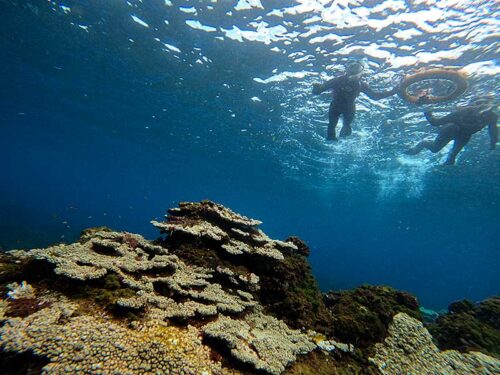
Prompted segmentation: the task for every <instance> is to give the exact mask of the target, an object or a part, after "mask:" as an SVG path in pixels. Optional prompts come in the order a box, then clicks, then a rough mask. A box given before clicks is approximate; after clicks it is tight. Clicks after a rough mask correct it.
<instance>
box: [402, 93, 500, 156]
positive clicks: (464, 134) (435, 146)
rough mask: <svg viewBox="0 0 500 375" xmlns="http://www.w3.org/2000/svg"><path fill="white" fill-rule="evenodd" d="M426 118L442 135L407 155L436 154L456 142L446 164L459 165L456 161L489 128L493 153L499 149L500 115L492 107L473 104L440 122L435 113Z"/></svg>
mask: <svg viewBox="0 0 500 375" xmlns="http://www.w3.org/2000/svg"><path fill="white" fill-rule="evenodd" d="M424 115H425V118H426V119H427V121H429V123H430V124H431V125H432V126H439V127H440V128H439V131H438V135H437V137H436V139H434V141H421V142H420V143H418V144H417V145H416V146H414V147H412V148H411V149H409V150H407V151H406V152H405V153H406V154H407V155H416V154H418V153H419V152H420V151H422V150H423V149H424V148H426V149H428V150H430V151H431V152H433V153H436V152H438V151H440V150H441V149H443V147H445V146H446V145H447V144H448V143H450V142H451V141H454V142H453V149H452V150H451V152H450V154H449V155H448V159H447V160H446V162H445V164H447V165H452V164H455V158H456V157H457V155H458V153H459V152H460V150H462V148H463V147H464V146H465V145H466V144H467V143H468V142H469V140H470V139H471V137H472V135H473V134H474V133H477V132H478V131H480V130H481V129H483V128H484V127H486V126H488V133H489V135H490V149H491V150H493V149H495V146H496V143H497V141H498V128H497V121H498V115H497V114H496V113H495V112H493V107H492V105H491V104H484V103H483V104H481V103H477V102H473V103H471V104H470V105H468V106H466V107H463V108H459V109H457V110H456V111H454V112H452V113H450V114H448V115H447V116H444V117H441V118H440V119H437V118H435V117H434V116H433V115H432V113H431V112H425V113H424Z"/></svg>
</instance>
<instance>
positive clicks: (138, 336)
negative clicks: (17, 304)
mask: <svg viewBox="0 0 500 375" xmlns="http://www.w3.org/2000/svg"><path fill="white" fill-rule="evenodd" d="M75 310H76V305H75V304H72V303H70V302H67V301H61V300H59V301H58V302H54V304H53V305H52V306H51V307H50V308H46V309H43V310H40V311H38V312H36V313H34V314H32V315H30V316H29V317H26V318H24V319H22V318H10V319H7V320H6V321H5V324H4V325H3V327H2V328H1V331H0V332H1V335H0V344H1V346H2V347H3V350H4V351H6V352H17V353H25V352H28V351H32V352H33V353H34V354H35V355H38V356H41V357H46V358H48V360H49V363H48V364H47V365H46V366H45V367H44V368H43V373H45V374H158V373H171V374H207V375H208V374H224V373H227V372H225V371H224V370H222V368H221V367H220V364H217V363H214V362H212V361H211V360H210V351H209V348H207V347H206V346H204V345H202V343H201V340H200V337H199V332H198V330H197V329H196V328H194V327H190V326H188V327H187V328H185V329H181V328H177V327H172V326H170V327H169V326H166V325H165V324H163V323H162V322H160V321H150V322H149V323H148V324H147V325H146V326H144V327H141V328H139V329H137V330H133V329H128V328H125V327H122V326H121V325H119V324H116V323H113V322H110V321H105V320H102V319H99V318H96V317H92V316H88V315H84V316H76V317H75V316H72V315H73V313H74V311H75Z"/></svg>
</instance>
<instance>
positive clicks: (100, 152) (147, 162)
mask: <svg viewBox="0 0 500 375" xmlns="http://www.w3.org/2000/svg"><path fill="white" fill-rule="evenodd" d="M167 3H168V2H167ZM237 3H238V1H218V2H209V1H192V2H188V1H186V2H184V1H183V2H175V5H173V6H168V4H166V2H165V1H147V2H146V1H144V2H140V1H130V2H129V3H127V2H125V1H120V2H102V1H64V2H58V1H54V2H47V1H41V0H40V1H32V2H24V1H6V0H1V1H0V10H1V14H2V23H1V24H0V48H1V51H2V57H1V60H0V68H1V69H0V80H1V82H2V84H1V85H0V163H1V164H0V181H1V183H0V213H1V215H0V247H1V248H3V249H4V250H8V249H13V248H33V247H42V246H47V245H49V244H52V243H55V242H59V241H66V242H71V241H74V240H75V239H76V238H77V237H78V234H79V232H80V231H81V230H82V229H84V228H86V227H90V226H98V225H107V226H109V227H112V228H114V229H118V230H127V231H132V232H138V233H141V234H143V235H144V236H145V237H147V238H155V237H156V236H157V232H156V230H155V229H154V228H153V227H152V226H151V225H150V224H149V221H150V220H151V219H153V218H161V217H162V215H163V214H164V213H165V211H166V209H167V208H169V207H174V206H175V205H176V204H177V202H179V201H197V200H201V199H211V200H214V201H217V202H220V203H222V204H224V205H227V206H228V207H230V208H231V209H233V210H234V211H237V212H239V213H242V214H244V215H247V216H250V217H253V218H256V219H259V220H261V221H263V222H264V224H263V229H264V231H266V233H267V234H268V235H270V236H271V237H274V238H280V239H283V238H286V237H287V236H289V235H298V236H300V237H301V238H303V239H304V240H305V241H306V242H307V243H308V244H309V245H310V246H311V249H312V254H311V256H310V261H311V263H312V266H313V269H314V272H315V275H316V276H317V278H318V280H319V282H320V286H321V288H322V289H323V290H328V289H331V288H335V289H340V288H351V287H354V286H357V285H359V284H362V283H371V284H388V285H391V286H394V287H396V288H400V289H405V290H408V291H410V292H412V293H414V294H415V295H416V296H418V298H419V299H420V301H421V303H422V304H423V305H424V306H426V307H430V308H434V309H441V308H444V307H446V306H447V305H448V304H449V303H450V302H452V301H454V300H457V299H460V298H469V299H472V300H481V299H484V298H486V297H488V296H491V295H494V294H498V293H499V292H500V273H499V272H498V271H499V268H500V267H499V265H500V264H499V263H500V262H499V258H500V241H499V237H498V235H499V233H500V189H499V183H500V172H499V166H500V151H499V150H496V151H493V152H490V151H488V138H487V134H486V132H485V131H483V132H481V133H478V134H477V135H476V136H475V137H474V138H473V140H472V141H471V143H470V145H468V147H467V148H466V149H465V150H464V151H463V152H462V154H461V155H460V157H459V159H458V161H457V165H456V166H454V167H442V166H440V163H441V162H442V159H443V157H444V155H445V154H446V151H443V152H442V153H440V154H439V155H430V154H425V153H422V154H421V155H418V156H416V157H413V158H409V157H402V156H401V153H402V151H403V150H404V149H405V148H406V147H408V146H409V145H411V144H413V143H414V142H416V141H417V140H419V139H421V138H422V137H424V136H432V135H433V134H434V133H433V132H432V129H431V127H430V126H428V125H426V124H425V120H424V119H423V117H422V116H421V112H422V110H423V109H422V108H419V107H416V106H413V105H409V104H407V103H404V102H403V101H402V100H400V99H398V98H397V97H394V98H391V99H388V100H384V101H381V102H374V101H371V100H368V99H367V98H366V97H365V96H363V95H362V96H361V97H360V98H358V101H357V103H358V114H357V118H356V121H355V123H354V130H355V132H354V134H353V136H352V137H351V138H350V139H348V140H342V141H341V142H339V143H338V144H329V143H326V141H325V140H324V134H325V132H326V118H327V117H326V113H327V108H328V103H329V100H328V99H329V97H328V96H327V95H325V96H322V97H313V96H312V95H311V94H310V86H311V83H312V82H318V81H320V80H321V79H322V78H320V77H319V76H318V74H319V73H321V72H324V71H325V70H326V72H327V75H328V76H334V75H335V74H338V71H340V70H338V69H339V67H341V66H342V65H341V63H342V62H345V60H346V59H347V58H348V57H356V58H366V59H367V61H368V67H369V70H370V71H371V73H373V74H370V75H369V76H368V79H369V80H370V83H373V84H374V85H375V86H376V87H382V86H387V85H391V84H392V82H393V81H394V78H395V77H397V76H398V75H400V74H404V73H405V72H408V71H409V70H411V69H412V68H414V67H415V66H423V67H426V66H439V65H446V66H448V65H451V66H456V67H462V68H465V69H466V71H467V72H468V73H469V75H470V82H471V87H470V90H469V93H468V94H467V95H466V96H464V98H461V99H460V100H459V101H457V102H453V103H446V104H444V105H441V106H439V107H437V109H439V110H441V111H446V110H449V109H452V108H453V107H454V106H456V105H457V104H463V103H465V102H466V101H467V100H468V99H470V98H471V97H473V96H475V95H479V94H491V93H498V88H499V87H498V86H499V83H498V73H499V69H500V68H499V67H498V60H497V59H498V55H496V54H495V51H498V49H499V46H500V43H499V41H498V38H496V39H495V38H494V37H493V35H492V34H493V30H496V29H498V26H499V21H498V19H497V18H495V17H494V14H495V11H498V8H496V7H495V4H494V2H493V1H490V2H488V1H482V2H481V1H480V2H478V5H477V7H476V8H475V9H472V10H471V9H469V8H467V7H466V6H465V5H464V4H465V3H464V4H461V3H460V2H453V3H454V4H455V3H456V4H455V5H449V4H444V3H447V2H446V1H444V2H442V3H443V4H444V5H443V6H438V5H437V4H434V2H433V1H428V2H424V1H412V2H408V1H406V2H404V1H386V2H384V3H383V4H385V7H382V8H383V9H380V7H381V5H380V4H379V3H380V2H374V1H360V2H359V4H360V5H359V6H357V7H354V6H352V5H351V7H349V6H346V5H345V4H343V2H342V1H340V2H339V1H334V2H327V1H318V2H314V1H311V2H305V1H303V2H302V3H303V5H302V6H301V7H298V8H293V7H296V6H298V5H300V2H294V1H287V2H282V1H279V2H278V1H269V2H266V1H262V2H261V3H259V2H257V3H259V4H262V7H258V6H257V5H258V4H257V3H255V2H252V1H250V2H247V3H248V4H254V5H255V6H254V8H253V9H250V10H245V9H241V10H237V9H236V8H238V9H239V8H241V7H237ZM240 3H241V4H244V3H245V2H240ZM241 4H240V5H241ZM256 4H257V5H256ZM307 4H309V5H310V4H316V6H319V5H318V4H320V5H321V4H323V5H321V7H322V10H321V11H320V10H318V9H316V10H314V9H312V8H311V7H312V5H311V6H310V7H309V8H308V7H307V6H306V5H307ZM377 4H379V5H377ZM61 6H63V7H61ZM377 6H378V7H379V8H377ZM64 7H67V8H64ZM179 7H187V8H190V7H194V9H195V10H196V13H194V12H193V11H192V10H189V9H188V10H186V9H184V11H182V10H180V9H179ZM210 7H213V8H212V9H211V8H210ZM235 7H236V8H235ZM310 8H311V9H310ZM273 9H275V10H277V11H282V12H284V14H283V15H282V17H280V16H276V15H272V14H270V12H271V11H272V10H273ZM287 9H288V11H287ZM290 9H294V10H293V11H291V10H290ZM330 10H331V11H330ZM334 10H335V11H334ZM227 12H231V14H230V15H228V14H227ZM345 12H347V13H345ZM367 12H368V13H367ZM422 12H424V13H422ZM436 12H437V13H436ZM439 12H441V13H439ZM445 12H450V13H449V14H446V13H445ZM413 13H415V14H417V13H419V14H420V15H422V14H423V15H424V16H426V17H428V20H427V21H425V22H422V23H415V24H411V22H409V21H408V20H409V19H411V18H409V17H412V14H413ZM339 14H340V15H343V16H342V17H343V18H342V17H340V18H339V19H337V18H335V17H337V16H338V15H339ZM405 14H406V15H407V16H405ZM497 14H498V13H497ZM132 15H133V16H136V17H139V18H140V20H142V21H143V22H145V23H146V24H147V25H148V26H147V27H146V26H145V25H143V24H141V23H138V22H136V21H134V19H133V18H132V17H131V16H132ZM408 15H409V16H408ZM313 16H318V17H322V18H323V19H321V18H320V19H319V20H314V19H312V17H313ZM259 17H262V18H259ZM329 17H330V18H329ZM332 17H333V18H335V19H332ZM356 17H358V18H356ZM413 17H414V15H413ZM311 19H312V20H311ZM165 20H168V24H166V23H165V22H164V21H165ZM186 20H199V21H200V22H201V24H203V25H210V26H211V27H214V28H215V29H216V30H215V31H211V30H209V31H206V30H200V29H196V28H193V27H190V26H189V24H187V23H186V22H185V21H186ZM262 20H264V21H265V22H267V26H266V25H264V26H262V25H261V27H260V28H258V26H257V25H256V24H252V23H253V22H257V23H258V22H263V21H262ZM342 20H343V21H342ZM363 20H364V21H363ZM391 20H392V21H391ZM445 20H448V21H445ZM362 21H363V22H365V24H366V25H364V24H363V22H362ZM452 21H453V22H452ZM342 22H345V24H343V23H342ZM447 22H449V24H448V23H447ZM380 23H382V24H383V25H380ZM314 24H318V25H320V26H324V28H322V29H319V31H315V32H316V34H315V35H314V37H317V38H320V37H325V36H326V38H324V40H322V39H318V40H314V41H313V40H312V38H313V37H312V36H311V35H307V34H306V33H307V32H311V30H312V26H311V25H314ZM79 25H81V26H85V27H87V28H86V29H85V28H82V27H80V26H79ZM235 25H236V26H237V27H238V28H239V29H241V30H247V31H248V30H253V31H255V30H260V34H251V33H250V34H245V33H243V34H242V35H246V36H244V37H243V39H242V41H238V40H237V37H236V36H231V35H229V34H227V33H225V32H223V30H222V29H225V30H230V29H232V28H233V26H235ZM280 25H281V26H282V27H286V30H285V31H283V30H282V29H276V30H278V31H279V32H275V31H276V30H274V31H273V32H267V34H266V31H265V30H264V31H263V30H262V29H263V28H264V29H266V27H267V28H268V29H269V28H270V27H275V26H280ZM283 25H284V26H283ZM363 25H364V26H363ZM453 28H455V29H453ZM412 29H413V31H411V30H412ZM280 30H281V31H280ZM405 30H406V31H407V30H410V34H411V38H410V37H406V36H401V35H400V34H398V32H399V33H401V32H402V31H405ZM294 32H296V33H298V34H293V33H294ZM394 34H396V35H400V36H399V37H393V35H394ZM259 35H260V36H259ZM262 35H267V38H268V39H266V38H265V37H264V36H262ZM155 38H158V39H159V40H155ZM232 38H236V39H232ZM335 38H340V39H341V40H342V41H341V42H338V43H337V42H334V40H335ZM252 39H255V40H252ZM164 43H166V44H167V45H169V46H171V47H175V48H177V49H178V50H180V52H177V51H176V50H175V48H174V49H172V48H169V47H166V46H165V44H164ZM450 43H451V45H452V47H450ZM273 48H275V49H276V48H277V49H278V50H277V51H276V50H272V49H273ZM318 48H319V50H318ZM374 49H375V50H376V51H375V52H374ZM440 51H441V52H440ZM442 51H448V52H447V53H444V54H443V52H442ZM294 53H295V54H296V55H293V54H294ZM304 56H306V57H307V56H310V57H308V58H306V59H305V60H300V59H299V61H295V60H296V59H297V58H300V57H304ZM405 56H406V57H409V58H410V59H412V58H415V56H417V57H418V59H417V60H415V61H413V60H411V61H406V60H404V59H403V60H402V59H401V58H402V57H405ZM203 57H205V59H204V58H203ZM294 59H295V60H294ZM197 60H199V61H198V62H197ZM329 65H332V67H330V66H329ZM284 72H285V73H286V74H284V75H283V74H282V75H280V73H284ZM290 73H295V76H293V74H290ZM273 77H274V78H273ZM283 77H285V78H283ZM376 77H380V78H376ZM268 78H271V79H269V80H267V79H268ZM323 78H324V77H323ZM252 98H254V99H252ZM427 109H428V108H427Z"/></svg>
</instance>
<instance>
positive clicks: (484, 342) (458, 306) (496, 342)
mask: <svg viewBox="0 0 500 375" xmlns="http://www.w3.org/2000/svg"><path fill="white" fill-rule="evenodd" d="M448 311H449V312H448V314H444V315H441V316H439V317H438V318H437V319H436V320H435V322H434V323H433V324H430V325H429V326H428V329H429V331H430V333H431V334H432V336H434V338H435V339H436V340H437V343H438V346H439V347H440V348H441V349H456V350H459V351H461V352H466V351H471V350H474V351H480V352H483V353H485V354H489V355H493V356H496V357H497V358H500V297H493V298H489V299H486V300H484V301H482V302H480V303H478V304H473V303H472V302H470V301H467V300H463V301H458V302H454V303H452V304H451V305H450V306H449V307H448Z"/></svg>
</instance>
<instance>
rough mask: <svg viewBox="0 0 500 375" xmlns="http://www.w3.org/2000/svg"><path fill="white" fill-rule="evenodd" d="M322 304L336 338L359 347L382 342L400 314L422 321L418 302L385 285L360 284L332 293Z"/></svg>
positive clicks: (410, 296) (408, 295) (407, 294)
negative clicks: (396, 316) (394, 318)
mask: <svg viewBox="0 0 500 375" xmlns="http://www.w3.org/2000/svg"><path fill="white" fill-rule="evenodd" d="M325 303H326V305H327V307H328V308H329V309H330V311H331V313H332V314H333V316H334V320H335V321H334V334H335V336H336V337H338V338H339V339H340V340H342V341H343V342H348V343H353V344H354V345H356V346H357V347H362V348H366V347H368V346H370V345H371V344H373V343H376V342H380V341H382V339H383V338H384V337H385V336H386V335H387V328H388V326H389V323H390V322H391V321H392V318H393V316H394V315H396V314H397V313H399V312H405V313H407V314H408V315H410V316H412V317H414V318H417V319H419V320H421V315H420V311H419V307H418V301H417V299H416V298H415V297H413V296H412V295H410V294H409V293H406V292H401V291H398V290H396V289H393V288H391V287H388V286H371V285H363V286H360V287H359V288H356V289H353V290H347V291H339V292H333V291H331V292H328V293H327V294H326V295H325Z"/></svg>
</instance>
